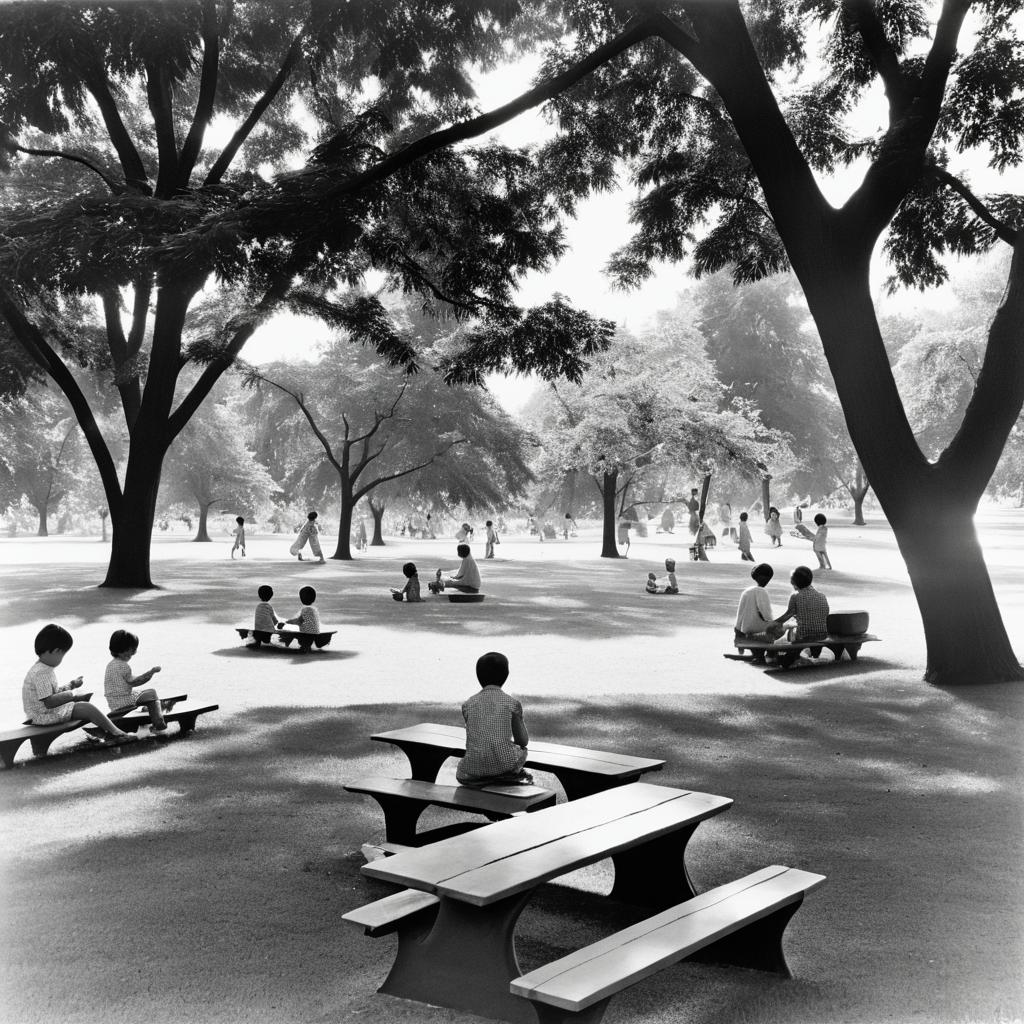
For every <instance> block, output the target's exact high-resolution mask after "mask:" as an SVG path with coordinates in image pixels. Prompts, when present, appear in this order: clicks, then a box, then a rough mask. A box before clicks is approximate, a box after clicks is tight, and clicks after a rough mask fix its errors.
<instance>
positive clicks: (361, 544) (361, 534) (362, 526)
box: [356, 519, 366, 551]
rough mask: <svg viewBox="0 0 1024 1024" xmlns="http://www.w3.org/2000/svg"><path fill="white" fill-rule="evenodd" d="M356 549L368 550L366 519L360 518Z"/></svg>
mask: <svg viewBox="0 0 1024 1024" xmlns="http://www.w3.org/2000/svg"><path fill="white" fill-rule="evenodd" d="M356 550H357V551H365V550H366V520H365V519H360V520H359V528H358V529H357V530H356Z"/></svg>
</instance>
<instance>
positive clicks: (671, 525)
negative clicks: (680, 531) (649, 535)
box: [661, 508, 676, 533]
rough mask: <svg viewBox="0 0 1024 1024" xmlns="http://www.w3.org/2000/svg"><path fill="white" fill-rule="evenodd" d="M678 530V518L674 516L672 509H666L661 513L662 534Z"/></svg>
mask: <svg viewBox="0 0 1024 1024" xmlns="http://www.w3.org/2000/svg"><path fill="white" fill-rule="evenodd" d="M675 528H676V517H675V516H674V515H673V514H672V509H670V508H666V509H665V511H664V512H662V513H661V532H662V533H673V532H675Z"/></svg>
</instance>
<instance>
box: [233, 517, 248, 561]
mask: <svg viewBox="0 0 1024 1024" xmlns="http://www.w3.org/2000/svg"><path fill="white" fill-rule="evenodd" d="M235 522H236V523H238V525H237V526H236V527H235V529H234V534H235V546H234V547H233V548H232V549H231V557H232V558H234V557H235V552H236V551H237V550H238V549H239V548H241V549H242V557H243V558H245V517H244V516H235Z"/></svg>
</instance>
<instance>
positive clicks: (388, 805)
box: [370, 793, 430, 846]
mask: <svg viewBox="0 0 1024 1024" xmlns="http://www.w3.org/2000/svg"><path fill="white" fill-rule="evenodd" d="M370 796H372V797H373V799H374V800H376V801H377V803H379V804H380V809H381V810H382V811H383V812H384V835H385V836H386V838H387V841H388V842H389V843H401V844H402V845H403V846H412V845H414V843H415V839H416V822H417V821H419V819H420V815H421V814H422V813H423V812H424V811H425V810H426V809H427V808H428V807H429V806H430V801H429V800H410V799H409V798H408V797H404V796H389V795H388V794H387V793H371V794H370Z"/></svg>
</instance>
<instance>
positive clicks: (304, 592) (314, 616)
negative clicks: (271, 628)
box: [284, 587, 323, 633]
mask: <svg viewBox="0 0 1024 1024" xmlns="http://www.w3.org/2000/svg"><path fill="white" fill-rule="evenodd" d="M299 600H300V601H301V602H302V608H301V610H300V611H299V614H298V615H296V616H295V618H294V619H285V620H284V624H287V625H292V626H298V627H299V632H300V633H322V632H323V630H322V629H321V628H320V612H318V611H317V610H316V608H314V607H313V602H314V601H315V600H316V591H315V590H314V589H313V588H312V587H303V588H302V589H301V590H300V591H299Z"/></svg>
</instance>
